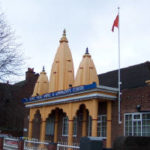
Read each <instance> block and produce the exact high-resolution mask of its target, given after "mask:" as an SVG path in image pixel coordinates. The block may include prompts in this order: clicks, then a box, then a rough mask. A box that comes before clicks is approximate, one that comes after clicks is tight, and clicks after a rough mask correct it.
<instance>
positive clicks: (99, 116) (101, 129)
mask: <svg viewBox="0 0 150 150" xmlns="http://www.w3.org/2000/svg"><path fill="white" fill-rule="evenodd" d="M103 117H106V126H105V133H106V136H107V115H106V114H103V115H98V120H97V135H98V123H100V124H101V125H100V133H101V134H102V131H103V128H102V123H103V120H102V118H103ZM99 118H100V119H99ZM106 136H99V137H103V138H106Z"/></svg>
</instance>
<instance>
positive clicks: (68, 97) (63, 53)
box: [23, 31, 150, 148]
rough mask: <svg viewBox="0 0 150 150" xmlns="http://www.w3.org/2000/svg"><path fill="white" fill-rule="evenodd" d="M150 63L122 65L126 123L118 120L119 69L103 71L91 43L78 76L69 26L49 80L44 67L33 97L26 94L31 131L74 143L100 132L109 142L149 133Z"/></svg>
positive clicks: (31, 134)
mask: <svg viewBox="0 0 150 150" xmlns="http://www.w3.org/2000/svg"><path fill="white" fill-rule="evenodd" d="M149 68H150V64H149V63H143V64H140V65H137V66H134V67H129V68H124V69H121V80H122V86H121V87H122V95H121V120H122V123H121V124H118V99H117V94H118V89H117V71H112V72H108V73H105V74H101V75H99V76H98V75H97V72H96V68H95V65H94V62H93V60H92V58H91V55H90V54H89V52H88V49H86V52H85V54H84V55H83V58H82V61H81V63H80V65H79V68H78V71H77V74H76V76H75V77H74V67H73V59H72V55H71V51H70V48H69V45H68V40H67V38H66V33H65V31H64V33H63V36H62V38H61V40H60V45H59V47H58V50H57V52H56V55H55V58H54V62H53V65H52V69H51V74H50V81H48V78H47V75H46V72H45V70H44V69H43V71H42V72H41V73H40V76H39V78H38V80H37V82H36V85H35V88H34V91H33V94H32V97H30V98H24V99H23V102H24V103H25V106H26V108H27V109H29V110H30V113H29V128H28V137H29V138H30V139H31V138H36V139H39V140H40V141H45V140H48V141H51V142H56V143H65V144H68V145H75V144H79V141H80V138H81V137H83V136H95V137H96V136H99V137H102V139H103V141H104V144H105V146H106V147H107V148H111V147H112V143H113V141H114V139H115V138H116V137H117V136H121V135H131V136H134V135H135V136H139V135H140V136H148V135H149V131H150V123H149V121H150V113H149V108H150V96H149V90H150V87H149V81H148V80H149V79H150V69H149ZM145 81H146V82H145Z"/></svg>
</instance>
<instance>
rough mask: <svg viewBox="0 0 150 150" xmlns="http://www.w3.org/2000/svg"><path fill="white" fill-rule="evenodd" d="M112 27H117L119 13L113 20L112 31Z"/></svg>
mask: <svg viewBox="0 0 150 150" xmlns="http://www.w3.org/2000/svg"><path fill="white" fill-rule="evenodd" d="M114 27H117V28H118V27H119V14H118V15H117V17H116V19H115V20H114V23H113V26H112V32H114Z"/></svg>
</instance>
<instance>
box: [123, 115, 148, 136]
mask: <svg viewBox="0 0 150 150" xmlns="http://www.w3.org/2000/svg"><path fill="white" fill-rule="evenodd" d="M143 114H150V112H135V113H125V114H124V136H125V135H126V126H125V124H126V120H125V119H126V116H127V115H132V135H131V136H134V125H133V123H134V122H136V121H140V122H141V135H140V136H143V131H142V130H143ZM135 115H139V116H140V118H139V119H135V118H134V116H135ZM126 136H128V135H126Z"/></svg>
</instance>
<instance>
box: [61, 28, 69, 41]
mask: <svg viewBox="0 0 150 150" xmlns="http://www.w3.org/2000/svg"><path fill="white" fill-rule="evenodd" d="M62 42H66V43H68V40H67V38H66V29H64V31H63V35H62V38H61V39H60V43H62Z"/></svg>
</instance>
